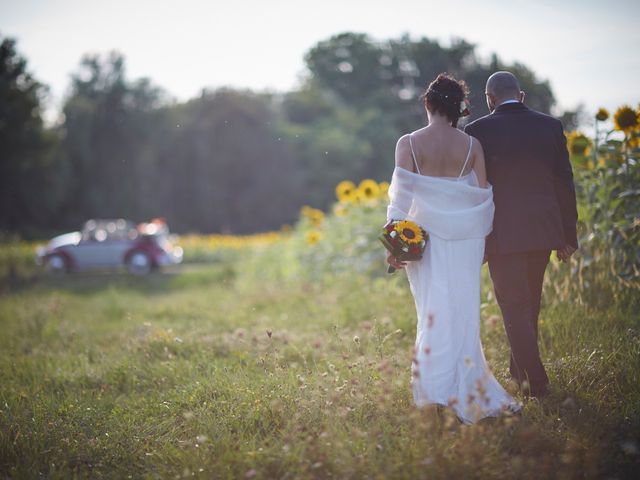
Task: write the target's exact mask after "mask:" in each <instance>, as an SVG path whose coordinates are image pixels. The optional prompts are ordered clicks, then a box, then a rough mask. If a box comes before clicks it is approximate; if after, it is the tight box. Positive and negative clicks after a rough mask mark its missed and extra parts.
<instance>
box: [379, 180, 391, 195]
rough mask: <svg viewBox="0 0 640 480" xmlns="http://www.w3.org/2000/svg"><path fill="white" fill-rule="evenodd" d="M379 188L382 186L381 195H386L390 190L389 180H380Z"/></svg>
mask: <svg viewBox="0 0 640 480" xmlns="http://www.w3.org/2000/svg"><path fill="white" fill-rule="evenodd" d="M378 188H380V196H383V195H385V194H386V193H387V192H388V191H389V182H380V183H379V184H378Z"/></svg>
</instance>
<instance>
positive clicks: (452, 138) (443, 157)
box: [411, 125, 474, 177]
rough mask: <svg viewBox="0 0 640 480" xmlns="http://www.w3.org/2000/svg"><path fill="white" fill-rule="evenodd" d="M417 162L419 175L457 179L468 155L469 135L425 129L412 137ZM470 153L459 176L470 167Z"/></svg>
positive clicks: (443, 129) (446, 129)
mask: <svg viewBox="0 0 640 480" xmlns="http://www.w3.org/2000/svg"><path fill="white" fill-rule="evenodd" d="M411 142H412V144H413V150H414V152H415V156H416V162H417V163H418V167H419V169H420V173H421V174H422V175H429V176H433V177H457V176H458V175H460V171H461V169H462V166H463V165H464V162H465V160H466V158H467V154H468V153H469V135H467V134H466V133H464V132H462V131H460V130H458V129H457V128H451V127H450V126H449V127H445V128H443V127H441V126H435V125H434V126H427V127H424V128H421V129H420V130H416V131H415V132H413V133H412V134H411ZM473 160H474V159H473V152H472V154H471V156H470V157H469V161H468V162H467V165H466V166H465V169H464V171H463V172H462V175H466V174H467V173H469V171H470V170H471V169H472V167H473V163H474V162H473Z"/></svg>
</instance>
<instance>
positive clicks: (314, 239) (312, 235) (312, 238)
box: [305, 230, 322, 245]
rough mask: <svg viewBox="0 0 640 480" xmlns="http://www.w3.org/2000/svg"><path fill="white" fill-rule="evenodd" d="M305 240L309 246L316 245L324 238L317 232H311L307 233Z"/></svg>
mask: <svg viewBox="0 0 640 480" xmlns="http://www.w3.org/2000/svg"><path fill="white" fill-rule="evenodd" d="M305 238H306V240H307V243H308V244H309V245H315V244H316V243H318V242H319V241H320V239H321V238H322V234H321V233H320V232H318V231H317V230H311V231H310V232H307V234H306V236H305Z"/></svg>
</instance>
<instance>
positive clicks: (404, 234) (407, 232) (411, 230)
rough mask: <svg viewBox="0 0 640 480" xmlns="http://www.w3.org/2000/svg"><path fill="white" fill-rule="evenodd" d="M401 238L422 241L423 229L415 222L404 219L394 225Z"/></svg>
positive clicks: (412, 241) (411, 241)
mask: <svg viewBox="0 0 640 480" xmlns="http://www.w3.org/2000/svg"><path fill="white" fill-rule="evenodd" d="M394 229H395V231H396V232H398V235H400V238H401V239H402V240H403V241H405V242H407V243H420V242H421V241H422V231H421V230H420V227H418V226H417V225H416V224H415V223H413V222H411V221H408V220H402V221H400V222H398V223H396V225H395V227H394Z"/></svg>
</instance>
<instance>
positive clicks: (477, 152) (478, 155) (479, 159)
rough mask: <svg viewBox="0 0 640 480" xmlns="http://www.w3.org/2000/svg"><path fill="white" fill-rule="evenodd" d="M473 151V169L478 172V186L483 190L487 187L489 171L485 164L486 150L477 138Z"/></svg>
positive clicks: (474, 138)
mask: <svg viewBox="0 0 640 480" xmlns="http://www.w3.org/2000/svg"><path fill="white" fill-rule="evenodd" d="M473 140H474V142H473V151H472V152H471V153H472V155H473V169H474V170H475V172H476V176H477V177H478V184H479V185H480V187H481V188H486V187H487V170H486V168H485V164H484V150H483V149H482V144H481V143H480V140H478V139H477V138H476V137H473Z"/></svg>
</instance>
